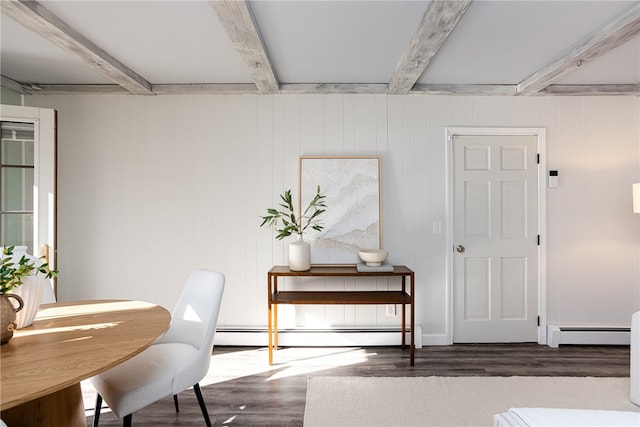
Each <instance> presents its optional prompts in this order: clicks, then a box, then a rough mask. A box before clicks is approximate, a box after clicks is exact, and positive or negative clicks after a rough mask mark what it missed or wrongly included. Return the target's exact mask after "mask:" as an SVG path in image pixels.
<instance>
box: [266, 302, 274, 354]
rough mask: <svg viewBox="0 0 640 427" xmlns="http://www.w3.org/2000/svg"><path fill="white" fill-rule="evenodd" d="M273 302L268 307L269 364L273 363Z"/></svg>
mask: <svg viewBox="0 0 640 427" xmlns="http://www.w3.org/2000/svg"><path fill="white" fill-rule="evenodd" d="M271 308H272V306H271V304H269V307H268V309H267V316H268V318H267V334H268V335H269V365H273V335H272V334H273V320H272V318H271V316H272V315H273V314H272V312H271Z"/></svg>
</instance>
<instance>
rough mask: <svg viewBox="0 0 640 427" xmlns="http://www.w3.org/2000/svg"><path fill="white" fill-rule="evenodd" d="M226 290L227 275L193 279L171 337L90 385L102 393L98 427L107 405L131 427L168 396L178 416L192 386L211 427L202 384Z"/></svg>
mask: <svg viewBox="0 0 640 427" xmlns="http://www.w3.org/2000/svg"><path fill="white" fill-rule="evenodd" d="M223 289H224V275H223V274H222V273H218V272H213V271H208V270H196V271H194V272H193V273H191V275H190V277H189V280H188V281H187V284H186V286H185V288H184V290H183V291H182V295H181V296H180V298H179V300H178V303H177V304H176V307H175V308H174V310H173V312H172V317H171V324H170V326H169V330H168V331H167V333H166V334H165V335H163V336H162V337H160V338H159V339H158V340H157V341H156V342H155V343H153V345H151V347H149V348H148V349H146V350H145V351H143V352H142V353H140V354H138V355H137V356H135V357H133V358H131V359H129V360H127V361H126V362H124V363H122V364H121V365H118V366H116V367H115V368H112V369H110V370H109V371H106V372H104V373H102V374H100V375H97V376H95V377H93V378H92V379H91V381H92V383H93V386H94V387H95V389H96V391H97V392H98V398H97V402H96V412H95V416H94V423H93V425H94V426H97V425H98V421H99V417H100V407H101V405H102V399H104V400H105V401H106V402H107V404H108V405H109V407H110V408H111V410H112V411H113V412H114V413H115V414H116V415H117V416H118V417H120V418H122V417H124V425H125V426H127V425H131V419H132V414H133V413H134V412H136V411H138V410H140V409H142V408H144V407H145V406H148V405H150V404H152V403H154V402H156V401H158V400H160V399H162V398H164V397H166V396H169V395H173V396H174V403H175V406H176V411H178V400H177V395H178V393H180V392H182V391H184V390H186V389H188V388H189V387H192V386H193V388H194V391H195V393H196V396H197V397H198V402H199V403H200V408H201V410H202V414H203V416H204V418H205V422H206V424H207V425H208V426H209V425H211V423H210V421H209V415H208V413H207V409H206V406H205V405H204V401H203V399H202V393H201V392H200V386H199V384H198V383H199V382H200V380H202V378H204V376H205V375H206V374H207V371H208V370H209V364H210V362H211V351H212V349H213V338H214V335H215V330H216V324H217V319H218V312H219V310H220V303H221V300H222V293H223ZM123 339H126V337H123Z"/></svg>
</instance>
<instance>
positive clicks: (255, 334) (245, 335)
mask: <svg viewBox="0 0 640 427" xmlns="http://www.w3.org/2000/svg"><path fill="white" fill-rule="evenodd" d="M410 339H411V337H410V335H409V333H408V332H407V334H406V338H405V340H406V344H407V345H409V342H410ZM414 339H415V346H416V348H422V328H421V327H420V326H419V325H416V327H415V335H414ZM268 340H269V336H268V334H267V331H266V329H242V328H234V329H225V328H221V329H218V330H217V331H216V336H215V341H214V342H215V345H225V346H227V345H228V346H261V347H262V346H264V347H266V346H267V345H268ZM278 344H279V345H281V346H285V347H316V346H318V347H324V346H327V347H331V346H335V347H348V346H386V345H400V344H401V332H400V328H393V329H391V328H390V329H380V328H378V329H284V330H280V331H278Z"/></svg>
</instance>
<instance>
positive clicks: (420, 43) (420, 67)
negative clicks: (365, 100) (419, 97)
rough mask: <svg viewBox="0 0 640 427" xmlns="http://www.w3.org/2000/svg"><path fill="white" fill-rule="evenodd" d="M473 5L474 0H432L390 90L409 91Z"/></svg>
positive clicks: (399, 93)
mask: <svg viewBox="0 0 640 427" xmlns="http://www.w3.org/2000/svg"><path fill="white" fill-rule="evenodd" d="M469 5H471V0H442V1H441V0H431V1H430V2H429V4H428V5H427V9H426V10H425V12H424V15H423V16H422V20H421V21H420V25H419V26H418V29H417V30H416V32H415V33H414V34H413V37H412V38H411V42H410V43H409V48H408V49H407V51H406V52H405V54H404V56H403V57H402V59H401V60H400V62H399V63H398V65H397V66H396V69H395V71H394V72H393V75H392V76H391V80H390V81H389V93H390V94H395V95H405V94H407V93H409V91H410V90H411V88H412V87H413V85H414V84H415V83H416V82H417V81H418V79H419V78H420V75H422V73H424V70H426V68H427V67H428V66H429V63H430V62H431V59H432V58H433V57H434V56H435V55H436V53H438V50H440V48H441V47H442V45H443V44H444V42H445V41H446V40H447V38H448V37H449V34H451V31H453V29H454V28H455V26H456V25H457V24H458V22H459V21H460V19H461V18H462V16H463V15H464V14H465V12H466V11H467V9H469Z"/></svg>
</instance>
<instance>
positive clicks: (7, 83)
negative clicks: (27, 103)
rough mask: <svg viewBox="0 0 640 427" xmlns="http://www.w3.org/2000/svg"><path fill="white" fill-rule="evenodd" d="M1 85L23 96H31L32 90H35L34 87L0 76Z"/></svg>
mask: <svg viewBox="0 0 640 427" xmlns="http://www.w3.org/2000/svg"><path fill="white" fill-rule="evenodd" d="M0 85H1V86H2V87H6V88H7V89H11V90H12V91H14V92H18V93H20V94H22V95H30V94H31V93H32V90H31V89H32V88H33V86H28V85H25V84H22V83H20V82H17V81H15V80H12V79H10V78H9V77H5V76H0Z"/></svg>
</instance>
